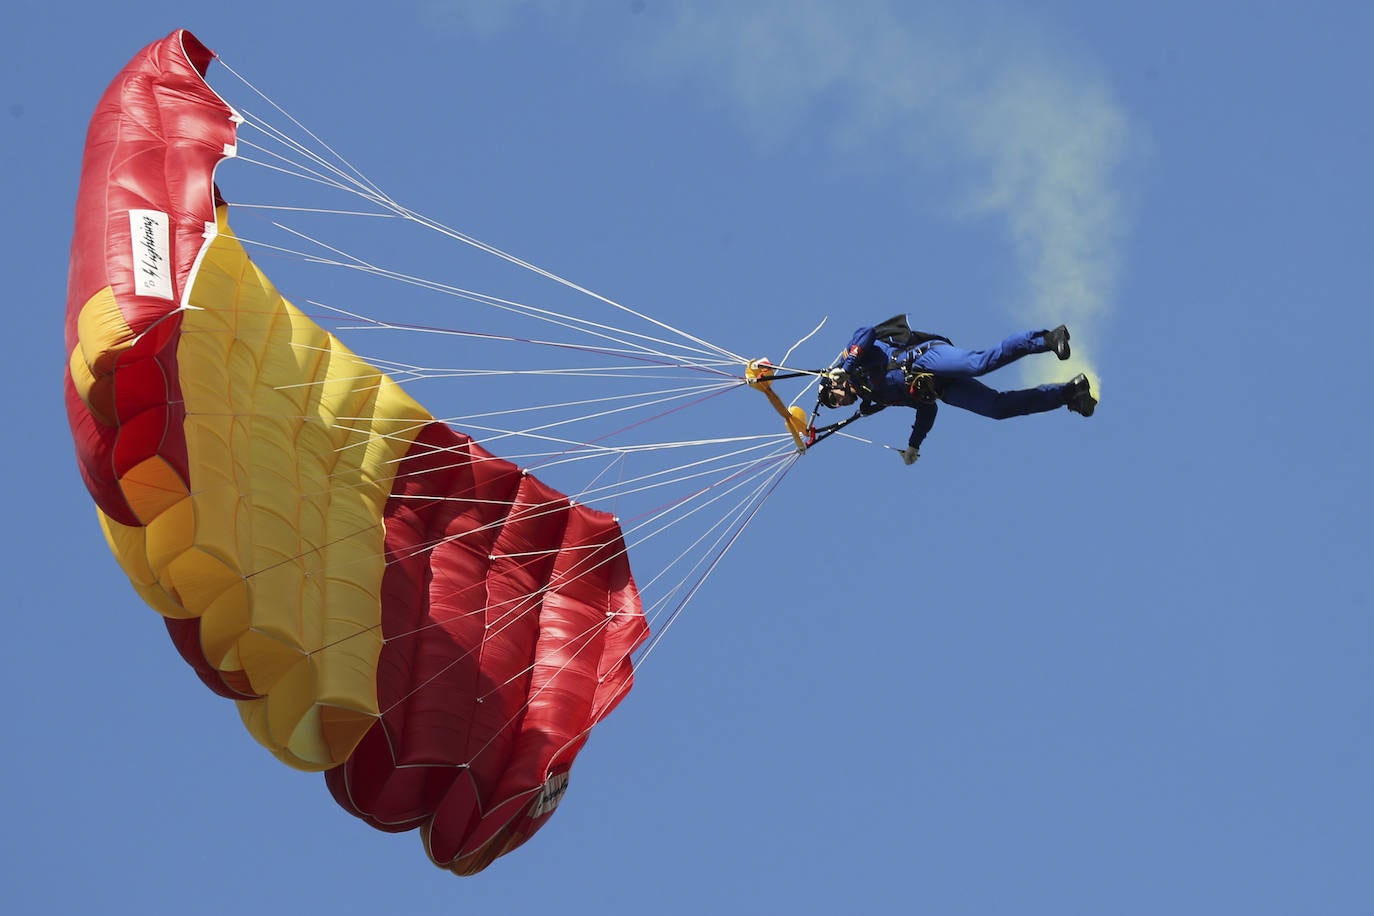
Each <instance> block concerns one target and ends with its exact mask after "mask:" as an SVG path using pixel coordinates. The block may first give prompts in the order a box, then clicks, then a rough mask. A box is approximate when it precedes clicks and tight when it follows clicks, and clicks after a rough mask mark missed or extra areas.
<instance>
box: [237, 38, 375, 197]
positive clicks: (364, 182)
mask: <svg viewBox="0 0 1374 916" xmlns="http://www.w3.org/2000/svg"><path fill="white" fill-rule="evenodd" d="M216 59H217V60H218V61H219V64H220V66H221V67H223V68H224V69H225V70H226V71H227V72H228V73H229V74H231V75H232V76H233V77H234V78H235V79H237V80H238V81H239V82H241V83H242V84H243V85H244V86H247V87H248V89H250V90H251V91H252V92H253V94H255V95H256V96H257V97H258V98H260V99H262V100H263V101H264V102H266V103H267V104H268V105H271V106H272V107H273V108H275V109H276V110H277V111H279V112H281V114H282V115H283V116H284V117H285V118H286V119H287V120H288V121H290V122H291V123H292V124H294V125H295V126H296V127H297V128H299V129H300V130H301V132H302V133H304V134H305V135H306V136H308V137H309V138H310V139H311V140H313V141H315V142H316V143H317V144H319V145H320V147H321V148H322V149H324V150H325V151H327V152H328V153H329V154H330V155H331V156H333V157H334V159H335V160H336V161H337V162H339V163H340V164H342V165H343V167H344V168H346V169H348V170H349V171H350V172H352V174H353V176H354V178H355V179H356V181H357V183H358V184H359V185H361V186H362V187H366V188H370V189H371V190H372V191H373V193H375V194H376V195H377V196H378V197H380V198H383V199H385V198H386V195H385V194H383V193H382V190H381V188H378V187H377V186H376V185H374V184H372V182H371V181H369V180H368V178H367V176H366V175H364V174H363V173H362V172H361V171H359V170H357V169H355V168H353V166H352V165H350V164H349V162H348V160H347V159H345V158H344V157H343V156H340V155H339V154H338V153H337V152H336V151H335V150H334V149H333V147H331V146H330V145H329V144H328V143H326V142H325V141H324V140H323V139H321V138H320V137H317V136H316V135H315V133H314V131H312V130H310V128H308V127H306V126H305V125H304V124H302V123H301V122H300V121H298V120H296V119H295V118H294V117H292V115H291V114H290V112H288V111H287V110H286V109H284V108H282V107H281V106H280V105H278V104H277V103H276V102H275V101H273V100H272V99H271V98H269V97H268V95H267V93H265V92H263V91H262V90H261V89H259V88H258V87H257V86H255V85H254V84H253V83H252V82H250V81H249V80H248V78H247V77H245V76H244V75H243V74H241V73H239V72H238V71H237V70H235V69H234V68H233V67H231V66H229V63H228V62H227V61H226V60H225V59H224V58H223V57H222V56H220V55H216ZM292 142H293V143H294V141H292ZM302 152H305V153H306V154H307V155H312V156H313V154H311V153H309V152H308V151H307V150H304V149H303V150H302Z"/></svg>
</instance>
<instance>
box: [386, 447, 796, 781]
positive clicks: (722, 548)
mask: <svg viewBox="0 0 1374 916" xmlns="http://www.w3.org/2000/svg"><path fill="white" fill-rule="evenodd" d="M777 457H779V458H780V459H782V460H781V463H780V464H777V465H775V466H774V467H773V468H772V473H771V475H769V476H768V477H767V478H766V479H764V480H763V481H762V483H761V484H759V485H758V486H756V487H755V488H754V489H753V490H751V491H750V492H748V493H746V494H745V496H744V497H743V499H741V500H740V501H739V502H738V503H737V504H736V506H735V507H734V508H733V509H731V510H730V511H729V512H728V513H726V515H725V516H723V517H722V519H721V520H720V521H718V522H717V523H716V524H715V525H714V526H712V529H711V530H708V532H706V533H704V534H703V535H702V536H701V537H699V538H698V539H697V541H698V542H700V541H702V540H704V539H705V538H706V537H707V536H708V535H709V534H710V533H711V531H714V530H716V529H719V533H718V534H717V537H716V539H715V541H714V543H713V544H712V545H711V548H710V551H709V556H703V557H702V558H699V559H698V560H697V562H696V563H695V564H693V566H692V567H691V568H690V569H688V570H687V571H686V572H685V573H684V574H683V576H682V578H681V579H680V580H679V581H678V582H677V584H676V585H674V586H673V589H672V590H671V591H670V592H669V593H668V594H667V595H665V596H664V598H662V599H660V600H659V601H658V602H657V603H656V605H655V608H658V609H659V610H657V611H655V610H651V616H652V617H657V616H658V615H659V613H661V610H662V608H664V607H665V606H666V604H667V602H668V601H669V600H670V599H671V597H672V595H674V594H681V598H680V599H679V600H678V601H677V603H676V605H675V606H674V607H673V609H672V611H671V612H670V613H669V614H668V616H667V619H666V621H665V622H664V623H663V625H662V626H661V627H660V628H659V629H658V630H657V632H656V634H655V636H654V637H653V638H652V639H651V641H650V642H649V643H647V644H646V645H645V646H644V647H643V649H642V650H641V651H640V652H639V654H638V658H637V659H635V660H634V661H633V663H632V664H633V666H634V670H635V672H636V673H638V671H639V670H640V669H641V668H642V667H643V665H644V664H645V662H646V661H647V659H648V657H649V655H650V653H651V652H652V651H653V650H654V648H656V647H657V645H658V643H659V642H660V641H661V640H662V639H663V637H664V636H665V635H666V633H667V632H668V630H669V629H670V628H671V627H672V625H673V623H674V622H676V620H677V619H678V618H679V616H680V615H681V613H682V612H683V610H684V609H685V608H686V606H687V604H688V603H690V601H691V599H692V598H693V597H694V596H695V595H696V593H697V592H698V591H699V590H700V589H701V587H702V586H703V585H704V584H705V582H706V580H707V578H709V576H710V575H711V573H712V572H714V571H715V569H716V567H717V566H718V565H719V564H720V561H721V560H722V559H723V558H724V556H725V554H726V553H727V552H728V551H729V549H730V548H731V547H732V546H733V545H734V544H735V542H736V541H737V540H738V539H739V537H740V535H742V534H743V532H744V530H745V528H747V527H748V525H749V524H750V522H752V520H753V518H754V517H755V516H756V515H757V514H758V511H759V510H760V509H761V508H762V506H763V503H764V502H765V501H767V499H768V497H769V496H771V495H772V493H773V491H774V490H775V489H776V488H777V486H778V484H779V483H780V482H781V481H782V478H783V477H784V476H785V475H786V473H787V472H788V471H789V470H790V469H791V468H792V466H793V465H794V464H795V463H796V461H797V459H798V458H799V457H800V456H799V455H797V454H795V453H792V452H790V451H788V452H785V453H783V454H781V455H780V456H777ZM744 485H745V483H744V482H742V483H740V484H738V485H737V486H736V487H735V488H732V489H738V488H739V487H742V486H744ZM602 546H604V545H602ZM693 546H696V545H695V544H694V545H693ZM626 549H629V548H628V546H627V548H626ZM691 549H692V548H688V549H687V550H685V551H683V553H681V554H679V556H678V558H677V559H676V560H674V561H672V562H671V563H669V564H668V567H669V568H671V567H672V566H673V565H675V564H677V563H678V562H680V561H681V560H682V558H683V557H685V556H688V555H689V554H690V553H691ZM611 559H612V558H606V560H603V562H610V560H611ZM586 572H588V570H578V571H577V573H576V574H577V575H583V574H585V573H586ZM661 575H662V574H660V576H661ZM656 578H658V577H656ZM689 583H690V585H689ZM472 588H475V585H469V586H467V588H465V589H464V591H466V590H469V589H472ZM684 589H685V593H683V592H684ZM544 594H545V592H544V591H543V590H541V591H539V592H535V593H531V594H529V595H525V596H522V597H521V598H519V599H518V600H517V601H516V602H515V603H514V604H513V605H512V606H511V608H510V609H509V610H507V611H506V612H505V613H504V614H503V615H502V617H501V618H499V619H498V620H496V621H494V622H493V623H491V624H489V626H493V627H495V632H496V633H497V634H499V633H501V632H503V631H504V630H505V629H506V628H507V627H509V626H513V625H514V624H515V623H516V622H518V621H519V619H520V618H521V617H522V616H523V615H524V614H525V613H526V612H527V611H529V610H532V609H533V608H534V607H535V606H537V605H538V602H539V601H540V600H542V597H543V595H544ZM486 610H487V608H482V609H480V610H477V611H474V612H472V613H485V611H486ZM614 617H615V613H614V612H607V614H606V616H605V617H603V618H602V619H601V620H599V621H598V622H597V623H595V624H593V625H591V626H590V627H588V628H587V629H585V630H584V631H582V632H581V633H579V634H577V635H576V636H574V637H573V641H574V642H576V641H579V640H580V641H581V645H579V646H578V647H577V648H576V649H575V650H574V652H573V653H572V655H571V656H570V657H569V658H568V659H567V660H566V661H565V662H564V663H563V664H562V665H561V666H560V667H559V669H558V670H559V672H561V671H563V670H566V668H567V667H568V666H569V665H571V664H572V662H573V661H574V660H575V659H576V657H577V656H578V655H580V654H581V652H582V650H583V649H585V648H586V647H588V646H590V645H593V644H594V639H595V637H596V635H597V634H598V633H599V631H600V630H602V629H604V628H605V627H606V626H609V625H610V622H611V621H612V620H613V619H614ZM438 625H439V624H437V623H436V624H430V625H428V626H426V627H425V628H422V629H430V628H432V627H436V626H438ZM418 632H420V630H416V631H412V632H411V633H402V634H395V635H393V636H392V637H391V640H395V639H399V638H404V637H406V636H409V635H414V634H415V633H418ZM472 651H473V650H469V651H468V652H467V653H464V655H462V656H459V657H458V658H455V659H453V660H451V661H450V662H449V663H448V664H447V665H445V666H444V668H443V669H441V670H440V671H438V672H435V673H434V674H433V675H431V676H430V678H429V679H427V680H426V681H425V682H424V683H421V684H416V685H414V686H413V687H412V689H411V691H410V692H409V693H407V694H406V695H405V696H402V697H399V698H397V699H396V701H395V702H394V703H393V704H392V706H391V707H389V708H388V709H385V710H382V711H381V712H382V714H385V713H387V712H389V711H390V710H391V709H394V708H395V707H396V706H399V705H400V704H401V703H403V702H404V701H405V700H406V699H407V698H408V697H409V696H411V695H413V694H414V693H416V692H418V691H419V690H420V689H422V688H423V687H424V686H425V685H426V684H428V683H432V682H433V681H434V680H436V679H437V678H439V677H441V676H442V675H443V674H444V673H445V672H446V671H448V670H450V669H451V668H452V667H453V666H455V665H457V664H459V663H460V662H461V661H462V660H463V659H464V658H466V657H467V656H470V655H471V652H472ZM536 667H537V664H531V665H528V666H526V667H525V668H524V669H523V670H521V671H519V672H517V673H515V674H513V675H512V676H510V677H508V678H507V680H506V681H504V682H503V683H501V684H497V685H495V686H494V687H493V688H492V689H491V690H489V691H488V692H487V693H485V694H483V695H481V696H480V697H479V698H478V702H483V701H485V700H486V699H488V698H490V697H492V696H494V695H496V694H497V693H499V692H500V689H501V688H502V687H505V686H508V685H509V684H511V683H514V682H516V681H518V680H519V679H521V678H523V677H525V676H527V675H529V674H530V673H531V672H533V671H534V670H535V668H536ZM555 680H556V674H555V675H554V676H551V677H550V679H549V683H550V684H552V683H553V682H554V681H555ZM544 689H545V688H544V687H541V688H539V689H538V690H536V691H535V692H534V693H532V694H530V696H529V697H527V698H526V700H525V701H524V703H522V704H521V705H520V706H519V707H518V708H516V709H513V710H511V711H510V713H509V714H508V717H507V720H506V723H505V725H504V726H503V727H502V729H499V730H498V731H497V732H496V734H494V735H493V736H492V738H491V739H489V740H488V741H487V742H486V744H484V745H483V746H482V747H480V748H478V749H477V750H475V751H474V752H472V754H471V756H470V757H469V761H468V762H469V763H471V762H473V761H475V760H476V759H477V758H479V757H480V756H481V755H482V754H483V753H484V752H485V751H486V750H487V749H488V748H489V747H490V746H491V745H492V743H493V742H494V741H495V740H496V738H497V737H498V736H499V734H500V733H501V731H503V730H504V728H505V726H509V725H511V724H513V723H514V722H516V721H517V720H518V719H519V718H520V716H521V715H522V714H523V713H524V712H525V710H526V709H528V708H529V706H530V705H531V704H532V703H533V702H534V700H535V698H536V697H538V696H539V695H540V693H542V692H543V690H544ZM616 699H619V698H616ZM611 702H614V700H613V701H611ZM582 734H583V735H585V734H586V730H584V731H583V733H582ZM578 737H581V735H579V736H578Z"/></svg>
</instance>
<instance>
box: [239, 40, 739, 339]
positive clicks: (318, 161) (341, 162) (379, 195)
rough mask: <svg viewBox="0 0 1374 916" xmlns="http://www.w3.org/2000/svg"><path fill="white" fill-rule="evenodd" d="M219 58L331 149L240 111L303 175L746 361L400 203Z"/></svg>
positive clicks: (289, 171)
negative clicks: (314, 146) (303, 162)
mask: <svg viewBox="0 0 1374 916" xmlns="http://www.w3.org/2000/svg"><path fill="white" fill-rule="evenodd" d="M220 63H221V64H222V65H223V66H224V68H225V70H226V71H228V72H229V73H230V74H231V75H233V76H234V77H235V78H236V79H238V80H239V81H240V82H242V83H243V84H244V85H245V86H247V87H248V89H250V90H251V91H252V92H253V93H254V94H256V95H257V96H258V97H259V98H261V99H263V100H264V101H265V102H266V103H267V104H268V105H270V106H271V107H272V108H274V109H275V110H276V111H278V112H280V113H281V114H282V115H283V116H285V117H286V118H287V120H288V121H289V122H290V123H291V124H292V125H294V127H295V128H296V129H298V130H300V131H301V132H303V133H304V134H305V135H306V136H307V137H309V138H310V140H311V141H313V142H314V143H315V144H317V145H318V146H319V147H320V148H321V149H323V150H324V151H325V152H327V153H328V157H329V158H326V157H324V156H321V155H319V154H318V153H316V152H315V151H313V150H312V149H310V148H309V147H308V146H307V145H306V144H305V143H302V142H298V141H297V140H295V139H294V138H292V137H291V136H290V135H289V134H288V133H287V132H286V131H282V130H279V129H277V128H275V127H273V126H272V125H271V124H270V123H268V122H267V121H266V120H265V119H262V118H259V117H257V116H255V115H252V114H251V112H247V111H246V110H245V111H244V112H243V113H242V114H243V117H244V125H245V126H248V127H252V128H255V129H257V130H260V131H261V132H262V133H263V134H264V135H265V136H266V137H267V138H268V139H270V140H272V141H273V142H276V143H279V144H281V145H282V146H283V147H285V149H286V150H287V151H289V152H291V153H293V154H295V155H298V156H300V157H302V158H304V159H305V160H306V161H307V162H308V163H312V164H313V165H314V166H316V167H318V168H312V167H311V166H310V165H306V166H301V168H302V170H303V172H304V174H303V175H301V176H300V177H304V178H307V179H309V180H314V181H318V182H321V183H323V184H325V185H327V186H330V187H334V188H336V189H338V190H340V191H346V192H348V193H353V194H355V195H357V196H359V197H361V198H362V199H364V200H366V201H369V202H370V203H372V204H374V205H376V206H378V207H381V208H383V209H385V210H387V211H389V212H390V213H391V214H393V215H394V216H397V217H400V218H402V219H405V220H407V221H410V222H412V223H415V224H416V225H419V226H421V227H423V228H425V229H427V230H429V231H432V232H435V233H438V234H441V235H444V236H446V237H449V238H451V239H453V240H455V241H458V242H461V243H463V244H465V245H468V246H471V247H473V248H475V249H477V250H479V251H482V252H484V253H487V254H490V255H493V256H495V257H497V258H500V259H502V260H504V261H506V262H508V263H510V264H513V265H515V266H517V267H520V268H522V269H524V270H527V271H530V272H532V273H534V274H536V275H538V276H541V277H544V278H545V279H547V280H550V281H552V282H554V283H557V284H559V285H561V286H564V287H566V288H568V289H570V290H573V291H574V292H577V293H579V294H581V295H584V296H587V297H589V298H592V299H594V300H596V301H598V302H601V303H603V304H604V305H606V306H608V307H610V308H612V309H615V310H618V311H620V312H621V313H623V314H626V315H629V316H633V317H634V318H636V319H638V320H639V321H643V322H646V323H648V324H650V325H653V326H655V327H657V328H659V329H660V330H662V331H666V332H668V333H670V334H672V335H674V336H675V337H677V338H678V339H681V340H687V341H690V342H692V343H693V344H696V345H697V346H698V347H701V348H703V349H704V350H705V351H707V352H710V353H713V354H714V355H716V356H717V357H721V358H724V359H726V360H727V361H729V362H733V363H737V364H738V363H743V362H744V361H745V360H744V359H743V357H741V356H740V355H739V354H736V353H733V352H731V351H730V350H727V349H725V348H724V347H720V346H718V345H716V344H713V343H710V342H709V341H706V340H704V339H702V338H700V337H698V336H696V335H693V334H690V333H688V332H686V331H684V330H682V329H681V328H677V327H674V326H672V325H670V324H668V323H667V322H664V321H661V320H659V319H657V318H654V317H653V316H651V315H648V314H646V313H644V312H642V311H639V310H637V309H633V308H631V307H629V306H627V305H624V304H623V303H620V302H617V301H615V300H613V299H610V298H608V297H606V296H603V295H601V294H599V293H596V292H594V291H592V290H590V289H588V288H586V287H584V286H582V285H580V284H577V283H574V282H573V281H571V280H569V279H567V278H565V277H562V276H560V275H558V274H556V273H554V272H552V271H550V270H547V269H545V268H542V267H539V266H538V265H535V264H533V263H531V262H529V261H526V260H524V259H522V258H519V257H516V256H515V255H512V254H510V253H509V252H506V251H503V250H502V249H500V248H497V247H495V246H493V245H490V244H488V243H486V242H483V241H481V240H480V239H477V238H475V237H473V236H470V235H468V234H466V233H464V232H461V231H459V230H456V229H454V228H452V227H449V226H446V225H444V224H442V223H440V222H438V221H437V220H434V219H432V218H430V217H427V216H425V215H423V214H421V213H419V212H417V211H415V210H412V209H410V208H409V207H406V206H403V205H401V204H399V203H397V202H396V201H395V200H394V199H392V198H391V197H390V196H389V195H387V194H386V193H384V192H383V191H382V190H381V188H380V187H379V186H378V185H377V184H376V183H375V182H373V181H371V180H370V179H369V178H367V177H366V175H364V174H363V172H362V171H361V170H360V169H358V168H357V167H356V166H354V165H352V163H350V162H349V161H348V160H347V159H345V158H344V157H343V156H342V155H340V154H339V153H338V151H337V150H335V149H333V148H332V147H331V146H330V145H329V144H328V143H326V142H324V141H323V140H322V139H321V138H320V137H318V136H317V135H316V134H314V133H313V132H312V131H311V130H309V129H308V128H307V127H305V126H304V125H303V124H302V123H301V122H300V121H298V120H297V119H296V118H295V117H293V116H292V115H291V114H290V113H288V112H287V111H286V110H285V109H284V108H282V106H281V105H279V104H277V103H276V102H275V101H273V100H272V99H271V98H269V97H268V96H267V95H266V93H264V92H263V91H262V90H260V89H259V88H258V87H257V86H255V85H253V84H252V83H251V82H249V81H248V80H247V79H245V78H244V77H243V76H242V75H241V74H239V73H238V72H237V71H235V70H234V69H233V68H232V67H230V66H229V65H228V64H227V63H225V62H224V61H223V59H221V60H220ZM243 142H244V145H246V146H250V147H251V148H254V149H258V150H260V151H262V152H263V153H265V154H267V155H268V156H269V157H270V158H276V159H280V160H281V161H284V162H287V163H288V164H290V165H292V166H297V165H298V163H296V162H294V161H293V160H291V159H289V158H287V157H286V156H284V155H282V154H281V153H278V152H275V151H272V150H269V149H267V148H266V147H263V146H260V145H257V144H253V143H251V141H243ZM240 158H242V159H243V161H245V162H250V163H253V164H256V165H259V166H264V165H266V166H267V167H269V168H274V169H276V170H279V171H282V172H285V173H287V174H292V171H293V170H292V169H287V168H284V167H282V166H272V165H270V164H268V163H262V162H258V161H256V160H252V159H249V158H246V157H240ZM330 175H332V176H333V177H332V178H331V177H329V176H330ZM283 228H284V227H283ZM564 317H566V316H564Z"/></svg>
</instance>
